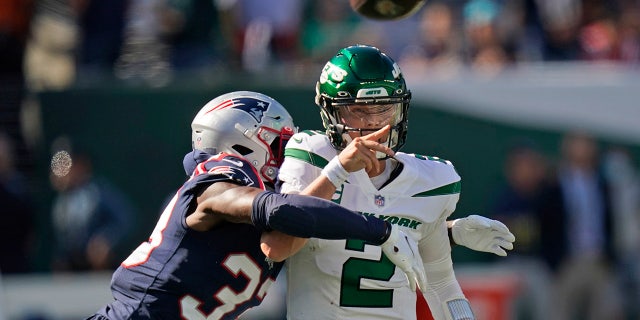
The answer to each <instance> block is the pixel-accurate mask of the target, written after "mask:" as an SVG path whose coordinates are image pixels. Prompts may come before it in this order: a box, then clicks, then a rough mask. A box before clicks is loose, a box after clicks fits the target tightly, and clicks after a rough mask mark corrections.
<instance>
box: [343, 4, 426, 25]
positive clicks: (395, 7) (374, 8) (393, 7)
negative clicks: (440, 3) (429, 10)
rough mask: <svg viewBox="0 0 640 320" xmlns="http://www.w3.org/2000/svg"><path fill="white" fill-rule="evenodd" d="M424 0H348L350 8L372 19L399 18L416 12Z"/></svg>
mask: <svg viewBox="0 0 640 320" xmlns="http://www.w3.org/2000/svg"><path fill="white" fill-rule="evenodd" d="M425 2H426V0H349V4H350V5H351V8H352V9H353V10H354V11H355V12H357V13H358V14H360V15H362V16H363V17H366V18H369V19H374V20H400V19H404V18H406V17H409V16H411V15H412V14H414V13H416V12H417V11H418V10H419V9H420V8H421V7H422V6H423V5H424V3H425Z"/></svg>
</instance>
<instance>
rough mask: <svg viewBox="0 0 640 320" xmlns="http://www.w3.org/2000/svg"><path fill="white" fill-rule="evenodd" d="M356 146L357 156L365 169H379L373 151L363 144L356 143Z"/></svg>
mask: <svg viewBox="0 0 640 320" xmlns="http://www.w3.org/2000/svg"><path fill="white" fill-rule="evenodd" d="M357 148H358V151H359V154H358V157H359V159H360V160H361V161H362V162H364V164H365V169H366V171H371V170H373V169H375V170H376V171H377V170H379V169H380V163H379V162H378V158H377V157H376V153H375V152H374V151H372V150H371V149H369V148H368V147H367V146H365V145H364V144H358V145H357Z"/></svg>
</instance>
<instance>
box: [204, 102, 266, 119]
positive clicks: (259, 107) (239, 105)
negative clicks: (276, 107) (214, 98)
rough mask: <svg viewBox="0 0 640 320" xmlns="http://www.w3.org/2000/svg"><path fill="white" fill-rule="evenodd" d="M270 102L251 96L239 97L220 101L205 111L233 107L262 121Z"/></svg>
mask: <svg viewBox="0 0 640 320" xmlns="http://www.w3.org/2000/svg"><path fill="white" fill-rule="evenodd" d="M270 104H271V103H270V102H268V101H264V100H260V99H256V98H253V97H240V98H233V99H229V100H225V101H222V102H221V103H219V104H218V105H216V106H214V107H213V108H211V109H209V110H208V111H207V112H206V113H209V112H211V111H215V110H221V109H226V108H233V109H238V110H242V111H244V112H246V113H248V114H250V115H251V116H252V117H253V118H254V119H256V121H257V122H262V117H263V116H264V113H265V112H266V111H267V109H269V105H270ZM206 113H205V114H206Z"/></svg>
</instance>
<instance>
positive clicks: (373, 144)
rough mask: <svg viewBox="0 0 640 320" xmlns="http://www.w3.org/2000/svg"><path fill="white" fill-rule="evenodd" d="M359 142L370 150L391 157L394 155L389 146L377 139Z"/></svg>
mask: <svg viewBox="0 0 640 320" xmlns="http://www.w3.org/2000/svg"><path fill="white" fill-rule="evenodd" d="M361 144H362V145H363V146H365V147H366V148H367V149H369V150H371V151H380V152H382V153H384V154H386V155H388V156H390V157H393V156H394V155H395V152H393V150H391V148H389V147H387V146H386V145H384V144H381V143H379V142H377V141H370V140H362V143H361Z"/></svg>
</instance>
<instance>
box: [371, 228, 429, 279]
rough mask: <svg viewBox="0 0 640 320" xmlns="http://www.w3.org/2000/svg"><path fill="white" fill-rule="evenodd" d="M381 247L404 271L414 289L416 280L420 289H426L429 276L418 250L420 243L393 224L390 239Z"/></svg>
mask: <svg viewBox="0 0 640 320" xmlns="http://www.w3.org/2000/svg"><path fill="white" fill-rule="evenodd" d="M380 247H381V248H382V252H384V254H385V255H386V256H387V258H389V260H391V262H393V264H395V265H396V266H398V267H400V269H402V271H404V273H405V275H406V276H407V280H408V281H409V287H411V290H412V291H415V290H416V282H417V284H418V286H420V289H422V290H425V288H426V287H427V276H426V274H425V272H424V265H423V264H422V257H420V252H418V245H417V244H416V242H415V241H414V240H413V239H412V238H411V237H409V236H408V235H407V234H406V233H404V232H402V231H401V230H398V227H396V226H395V225H392V226H391V235H389V239H387V241H385V242H384V243H383V244H382V245H380Z"/></svg>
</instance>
